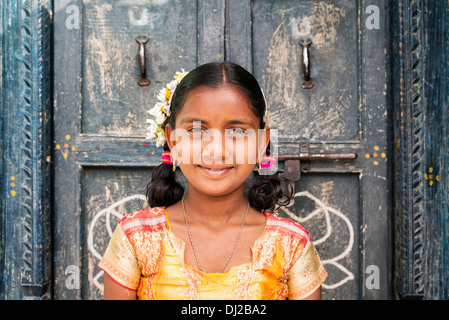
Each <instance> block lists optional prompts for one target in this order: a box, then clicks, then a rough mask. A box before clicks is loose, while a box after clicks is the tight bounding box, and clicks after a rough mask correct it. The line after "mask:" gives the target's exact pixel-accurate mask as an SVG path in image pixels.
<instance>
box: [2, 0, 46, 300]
mask: <svg viewBox="0 0 449 320" xmlns="http://www.w3.org/2000/svg"><path fill="white" fill-rule="evenodd" d="M0 5H1V18H0V19H1V31H2V32H1V34H2V55H1V56H2V67H3V69H2V70H3V73H2V81H1V83H2V86H1V88H2V89H1V90H2V92H1V101H2V104H1V108H2V113H1V114H2V143H1V147H0V151H1V152H0V154H1V156H2V157H1V158H2V160H1V162H0V164H1V168H2V172H1V175H0V176H1V181H2V184H1V187H2V189H1V199H2V203H1V205H0V208H1V220H0V235H1V242H0V254H1V256H0V268H1V270H0V288H1V289H0V299H51V297H52V286H51V281H52V237H51V232H52V231H51V207H52V181H51V178H52V173H51V161H52V158H51V157H52V149H53V148H52V141H53V140H52V124H53V121H52V110H53V97H52V93H53V87H52V81H53V75H52V68H53V65H52V60H53V52H52V32H53V28H52V12H53V8H52V1H51V0H34V1H33V0H18V1H8V0H2V1H1V3H0Z"/></svg>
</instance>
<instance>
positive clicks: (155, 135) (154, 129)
mask: <svg viewBox="0 0 449 320" xmlns="http://www.w3.org/2000/svg"><path fill="white" fill-rule="evenodd" d="M181 70H182V71H181V72H179V71H178V72H176V74H175V76H174V78H175V80H172V81H170V82H169V83H167V84H166V86H165V87H164V88H162V89H161V90H160V91H159V93H158V94H157V100H158V102H156V104H155V105H154V106H153V108H151V109H150V110H149V111H148V113H149V114H151V115H152V116H153V118H154V119H147V123H150V126H149V127H148V128H147V139H150V140H156V147H160V146H163V145H164V143H165V141H166V139H165V131H164V128H162V125H163V124H164V123H165V120H166V119H167V117H169V116H170V114H171V111H170V103H171V98H172V96H173V93H174V92H175V90H176V86H177V85H178V84H179V83H180V82H181V80H182V79H183V78H184V77H185V76H186V75H187V74H188V72H186V71H185V70H184V69H181Z"/></svg>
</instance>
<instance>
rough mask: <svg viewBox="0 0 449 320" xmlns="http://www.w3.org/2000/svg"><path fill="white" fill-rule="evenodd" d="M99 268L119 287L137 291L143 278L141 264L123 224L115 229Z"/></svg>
mask: <svg viewBox="0 0 449 320" xmlns="http://www.w3.org/2000/svg"><path fill="white" fill-rule="evenodd" d="M98 267H99V268H100V269H102V270H103V271H104V272H105V273H106V274H107V275H108V276H109V277H111V278H112V279H113V280H114V281H115V282H116V283H118V284H119V285H121V286H123V287H125V288H127V289H130V290H137V287H138V286H139V283H140V277H141V272H140V267H139V262H138V260H137V258H136V256H135V254H134V249H133V247H132V245H131V243H130V242H129V240H128V238H127V237H126V235H125V234H124V232H123V229H122V225H121V224H118V225H117V227H116V228H115V231H114V233H113V234H112V237H111V240H110V241H109V245H108V247H107V249H106V252H105V253H104V256H103V258H102V259H101V261H100V263H99V264H98Z"/></svg>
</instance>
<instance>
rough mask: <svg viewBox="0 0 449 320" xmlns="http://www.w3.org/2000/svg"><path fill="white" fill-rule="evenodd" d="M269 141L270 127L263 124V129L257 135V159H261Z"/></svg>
mask: <svg viewBox="0 0 449 320" xmlns="http://www.w3.org/2000/svg"><path fill="white" fill-rule="evenodd" d="M269 142H270V127H269V126H265V127H264V128H263V131H261V135H260V136H259V148H258V156H259V157H258V159H262V156H263V155H264V153H265V151H266V150H267V147H268V143H269Z"/></svg>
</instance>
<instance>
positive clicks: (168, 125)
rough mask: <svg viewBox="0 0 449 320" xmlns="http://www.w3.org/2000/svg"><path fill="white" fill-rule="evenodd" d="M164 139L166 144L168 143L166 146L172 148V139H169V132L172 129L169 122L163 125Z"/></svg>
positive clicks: (170, 132)
mask: <svg viewBox="0 0 449 320" xmlns="http://www.w3.org/2000/svg"><path fill="white" fill-rule="evenodd" d="M164 131H165V140H166V141H167V145H168V147H169V148H170V150H171V149H172V148H173V144H172V141H171V140H170V136H171V134H172V132H173V129H172V127H171V126H170V124H169V123H167V124H166V125H165V130H164Z"/></svg>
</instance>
